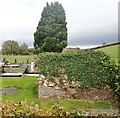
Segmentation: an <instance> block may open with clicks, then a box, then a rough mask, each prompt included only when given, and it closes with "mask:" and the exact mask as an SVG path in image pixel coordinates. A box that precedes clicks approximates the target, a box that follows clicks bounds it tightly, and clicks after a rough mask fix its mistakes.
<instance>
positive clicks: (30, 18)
mask: <svg viewBox="0 0 120 118" xmlns="http://www.w3.org/2000/svg"><path fill="white" fill-rule="evenodd" d="M47 1H48V2H49V3H50V2H54V1H56V0H1V1H0V44H2V43H3V42H4V41H5V40H8V39H14V40H16V41H18V42H20V43H24V42H26V43H27V44H29V46H30V47H31V46H32V44H33V41H34V37H33V34H34V32H35V31H36V27H37V25H38V22H39V20H40V17H41V13H42V10H43V8H44V7H45V5H46V2H47ZM58 2H60V3H62V5H63V7H64V9H65V12H66V20H67V28H68V41H69V44H70V45H72V44H77V45H81V42H84V43H85V44H86V45H87V44H89V43H95V42H96V43H98V44H100V43H102V42H103V41H104V40H106V42H113V41H116V40H117V28H118V23H117V22H118V16H117V15H118V0H71V1H70V0H58Z"/></svg>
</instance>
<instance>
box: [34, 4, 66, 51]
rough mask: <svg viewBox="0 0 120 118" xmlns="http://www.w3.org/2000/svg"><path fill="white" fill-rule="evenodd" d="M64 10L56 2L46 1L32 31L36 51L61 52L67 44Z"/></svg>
mask: <svg viewBox="0 0 120 118" xmlns="http://www.w3.org/2000/svg"><path fill="white" fill-rule="evenodd" d="M66 25H67V23H66V17H65V10H64V9H63V6H62V5H61V4H59V3H58V2H54V3H51V4H49V3H48V2H47V3H46V7H44V9H43V11H42V14H41V19H40V21H39V23H38V27H37V30H36V32H35V33H34V47H35V49H36V52H37V53H39V52H61V51H62V50H63V48H65V47H66V46H67V27H66Z"/></svg>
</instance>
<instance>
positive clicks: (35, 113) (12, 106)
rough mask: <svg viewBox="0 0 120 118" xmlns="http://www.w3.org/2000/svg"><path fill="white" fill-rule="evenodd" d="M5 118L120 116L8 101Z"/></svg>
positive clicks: (5, 107)
mask: <svg viewBox="0 0 120 118" xmlns="http://www.w3.org/2000/svg"><path fill="white" fill-rule="evenodd" d="M5 116H9V117H10V116H15V117H20V116H21V117H28V116H29V117H30V116H31V117H40V116H46V117H50V116H51V117H53V116H54V117H55V116H57V117H63V116H64V117H65V116H67V117H74V116H77V117H80V116H83V117H85V116H100V117H102V116H104V117H106V116H109V117H113V116H119V114H112V113H111V114H109V115H108V114H107V113H103V114H102V113H101V114H99V113H90V112H88V110H87V111H86V110H84V109H81V110H76V111H68V110H66V109H64V108H63V107H60V106H59V105H55V106H53V107H52V108H50V109H44V108H38V105H37V104H36V105H35V106H33V105H31V106H28V105H27V104H26V102H25V101H21V102H17V103H16V102H12V101H6V103H4V104H2V117H5Z"/></svg>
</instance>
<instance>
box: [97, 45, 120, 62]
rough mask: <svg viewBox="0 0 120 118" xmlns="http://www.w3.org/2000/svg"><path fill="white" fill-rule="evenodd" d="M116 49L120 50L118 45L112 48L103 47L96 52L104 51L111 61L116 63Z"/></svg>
mask: <svg viewBox="0 0 120 118" xmlns="http://www.w3.org/2000/svg"><path fill="white" fill-rule="evenodd" d="M118 48H120V44H119V45H113V46H108V47H103V48H100V49H97V50H102V51H104V52H105V53H106V54H108V55H109V56H110V57H111V58H112V59H113V60H116V61H118V53H119V52H118Z"/></svg>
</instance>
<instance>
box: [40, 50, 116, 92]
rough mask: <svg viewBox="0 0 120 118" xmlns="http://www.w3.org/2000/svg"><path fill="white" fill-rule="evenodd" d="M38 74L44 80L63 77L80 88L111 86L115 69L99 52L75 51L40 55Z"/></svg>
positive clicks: (106, 57) (107, 58)
mask: <svg viewBox="0 0 120 118" xmlns="http://www.w3.org/2000/svg"><path fill="white" fill-rule="evenodd" d="M38 56H39V60H38V66H39V70H40V74H43V75H45V76H46V78H49V79H54V77H61V79H62V78H63V77H64V75H67V77H68V79H69V80H70V81H71V80H78V81H79V82H80V86H79V87H80V88H81V89H83V90H85V89H86V88H87V89H88V88H91V87H98V88H99V87H105V86H106V85H111V86H113V85H112V82H113V81H114V80H115V77H116V73H117V69H116V65H115V64H114V63H111V60H110V57H109V56H107V55H106V54H104V53H103V52H100V51H92V50H88V51H75V52H68V53H41V54H39V55H38Z"/></svg>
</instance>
